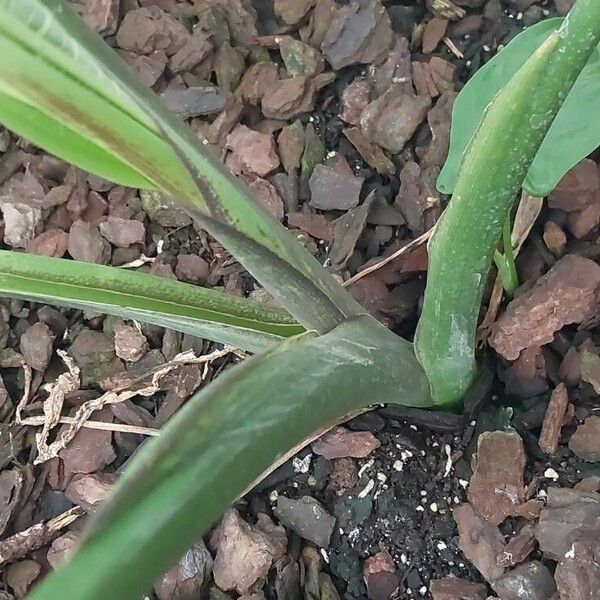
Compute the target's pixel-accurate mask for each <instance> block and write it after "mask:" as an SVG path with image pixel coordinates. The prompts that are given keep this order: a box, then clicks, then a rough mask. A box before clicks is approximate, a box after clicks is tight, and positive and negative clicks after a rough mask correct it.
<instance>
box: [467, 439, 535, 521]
mask: <svg viewBox="0 0 600 600" xmlns="http://www.w3.org/2000/svg"><path fill="white" fill-rule="evenodd" d="M526 460H527V458H526V456H525V448H524V446H523V440H522V439H521V437H520V436H519V434H518V433H517V432H516V431H512V430H510V431H486V432H484V433H482V434H481V435H480V436H479V438H478V440H477V455H476V458H475V461H476V462H475V466H474V469H473V476H472V477H471V481H470V483H469V492H468V497H469V501H470V502H471V504H472V505H473V508H474V509H475V510H476V511H477V513H478V514H480V515H481V516H482V517H483V518H484V519H487V520H488V521H489V522H490V523H492V524H493V525H498V524H499V523H502V521H504V519H505V518H506V517H508V516H509V515H514V514H518V513H519V506H520V505H521V504H522V503H523V502H524V501H525V482H524V479H523V476H524V471H525V463H526Z"/></svg>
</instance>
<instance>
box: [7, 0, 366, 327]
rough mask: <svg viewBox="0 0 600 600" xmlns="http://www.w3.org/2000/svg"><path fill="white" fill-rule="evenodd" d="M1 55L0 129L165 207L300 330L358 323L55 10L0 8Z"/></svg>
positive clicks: (160, 112) (345, 301)
mask: <svg viewBox="0 0 600 600" xmlns="http://www.w3.org/2000/svg"><path fill="white" fill-rule="evenodd" d="M0 56H4V57H6V56H10V60H2V61H0V94H3V98H4V101H0V121H6V123H7V124H10V126H11V127H13V128H14V129H15V130H16V131H18V132H23V133H24V134H27V135H28V136H29V138H30V139H31V140H32V141H33V142H35V143H38V144H40V145H41V146H43V147H44V148H46V149H48V150H49V151H52V152H55V153H57V154H58V155H59V156H61V157H64V158H67V159H69V160H74V161H75V163H76V164H78V165H80V166H82V167H84V168H86V169H90V170H91V171H92V172H95V173H97V174H99V175H101V176H103V177H106V178H108V179H113V180H115V181H121V182H129V183H135V185H139V186H140V187H155V188H158V189H160V190H161V191H162V192H163V193H165V194H167V195H168V196H171V197H173V198H174V199H175V200H177V201H178V202H180V203H181V204H182V206H183V207H184V208H185V210H187V212H188V213H190V214H191V215H192V216H193V217H194V218H195V219H196V220H197V221H198V222H199V223H200V224H201V225H202V226H203V227H205V229H206V230H207V231H208V232H209V233H211V234H212V235H213V236H214V237H216V238H217V239H218V240H219V241H220V242H221V243H222V244H223V245H224V246H225V247H227V248H228V249H230V250H231V251H232V252H233V253H234V254H235V255H236V258H238V259H239V260H240V262H241V263H242V264H243V265H244V266H245V267H246V268H247V269H248V271H250V273H252V274H253V275H254V276H255V277H256V278H257V279H258V280H259V281H260V282H261V283H262V284H263V285H264V287H265V288H267V290H268V291H270V292H271V293H272V294H273V295H274V296H275V297H276V298H277V299H278V300H279V301H280V302H281V303H282V304H284V305H285V306H286V308H288V309H289V311H290V312H291V313H292V314H293V315H294V316H295V317H296V318H297V319H298V321H300V322H301V323H302V324H303V325H305V326H306V327H308V328H310V329H316V330H317V331H319V332H326V331H329V330H330V329H332V328H333V327H335V326H336V325H337V324H338V323H340V322H341V321H343V320H344V319H345V318H346V317H351V316H354V315H357V314H362V313H364V310H363V309H362V307H361V306H360V305H359V304H358V303H357V302H356V301H355V300H354V298H353V297H352V296H351V295H350V294H349V293H348V292H347V291H346V290H344V289H343V288H342V287H341V286H340V285H339V283H338V282H337V281H336V280H335V279H334V278H333V277H332V276H331V274H329V273H328V272H327V271H326V270H325V269H323V268H322V266H321V265H320V264H319V263H318V261H317V260H316V259H315V258H314V257H312V256H311V255H310V254H309V253H308V252H306V251H305V250H304V249H303V248H302V247H301V246H300V245H299V243H298V241H297V240H296V239H295V238H294V237H293V235H292V234H291V233H290V232H288V231H287V230H286V229H285V228H284V227H282V226H281V224H280V223H277V222H275V221H274V220H273V219H272V217H270V216H269V215H267V213H266V212H265V211H264V209H262V208H261V207H260V206H258V205H257V204H256V203H255V202H253V201H252V200H250V199H249V197H248V195H247V193H246V191H245V190H244V189H242V187H241V186H240V184H239V183H238V182H236V181H235V180H234V179H233V178H232V177H231V176H230V175H229V174H228V173H226V172H225V171H224V169H223V167H222V165H221V164H219V163H218V162H217V161H216V160H215V159H214V158H213V157H212V156H211V155H210V154H209V152H208V151H207V149H206V147H205V146H204V145H203V144H202V141H201V140H200V139H199V138H198V136H197V135H196V134H195V133H194V132H192V131H191V129H190V128H189V127H187V126H186V125H185V124H184V123H182V122H181V121H180V120H179V119H178V118H177V117H176V116H175V115H173V114H172V113H170V112H169V111H168V110H167V109H166V107H165V106H164V105H163V104H162V103H161V102H160V101H159V100H158V99H157V98H156V96H155V95H154V94H153V92H152V91H151V90H149V89H147V88H146V87H145V86H144V85H142V83H141V82H140V81H139V80H138V79H137V78H136V77H135V76H134V75H133V74H132V72H131V71H130V69H129V67H128V66H127V65H125V63H124V62H123V61H122V60H121V59H120V58H119V57H118V56H117V55H116V54H115V53H114V51H113V50H112V49H110V48H109V47H108V46H107V45H106V44H105V43H104V41H103V40H102V39H101V38H99V37H98V36H97V35H94V34H93V33H92V32H90V31H89V30H87V28H85V26H84V25H83V23H82V21H81V19H80V18H79V17H78V16H77V15H76V14H75V13H74V12H73V11H72V10H71V9H70V8H68V6H67V5H66V4H65V3H64V2H62V1H61V0H0ZM9 99H13V100H14V101H15V103H14V105H10V106H9V104H10V103H9ZM54 123H56V124H57V125H58V127H57V129H56V131H57V134H58V135H57V138H56V139H55V138H54V137H53V136H52V135H51V132H49V128H50V127H52V126H53V124H54ZM37 125H39V128H38V126H37ZM84 140H88V142H89V144H90V146H89V147H87V148H86V147H85V141H84ZM79 148H81V149H82V150H86V151H89V152H88V153H87V154H80V153H79V150H78V149H79Z"/></svg>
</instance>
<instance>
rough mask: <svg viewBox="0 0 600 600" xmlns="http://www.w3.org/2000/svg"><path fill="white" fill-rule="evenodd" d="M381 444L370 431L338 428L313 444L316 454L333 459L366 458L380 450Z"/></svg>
mask: <svg viewBox="0 0 600 600" xmlns="http://www.w3.org/2000/svg"><path fill="white" fill-rule="evenodd" d="M379 446H381V442H380V441H379V440H378V439H377V438H376V437H375V436H374V435H373V434H372V433H371V432H370V431H350V430H349V429H346V428H345V427H336V428H335V429H332V430H331V431H328V432H327V433H326V434H324V435H322V436H321V437H320V438H319V439H318V440H316V441H314V442H313V443H312V449H313V452H314V453H315V454H319V455H320V456H324V457H325V458H327V459H329V460H331V459H333V458H348V457H350V458H364V457H365V456H369V454H371V452H373V450H375V449H377V448H379Z"/></svg>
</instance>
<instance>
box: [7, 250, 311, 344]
mask: <svg viewBox="0 0 600 600" xmlns="http://www.w3.org/2000/svg"><path fill="white" fill-rule="evenodd" d="M0 295H6V296H10V297H11V298H22V299H25V300H32V301H35V302H44V303H48V304H55V305H58V306H67V307H72V308H82V309H93V310H97V311H99V312H102V313H108V314H111V315H116V316H119V317H124V318H128V319H138V320H140V321H145V322H148V323H153V324H154V325H159V326H161V327H169V328H171V329H176V330H178V331H183V332H185V333H190V334H192V335H197V336H200V337H205V338H207V339H209V340H214V341H216V342H222V343H225V344H231V345H234V346H236V347H239V348H243V349H245V350H250V351H253V352H256V351H259V350H264V349H266V348H268V347H270V346H272V345H273V344H274V343H276V342H279V341H281V340H282V339H283V338H285V337H290V336H294V335H297V334H299V333H301V332H302V330H303V328H302V327H301V326H300V325H298V324H297V323H295V322H294V321H293V319H292V318H291V317H290V316H289V314H288V313H286V312H285V311H283V310H281V309H278V308H272V307H270V306H268V305H266V304H261V303H259V302H253V301H251V300H248V299H245V298H237V297H235V296H230V295H228V294H224V293H221V292H216V291H214V290H211V289H206V288H201V287H197V286H193V285H189V284H186V283H180V282H178V281H172V280H170V279H164V278H162V277H155V276H153V275H146V274H145V273H137V272H133V271H125V270H121V269H117V268H115V267H104V266H101V265H95V264H90V263H80V262H76V261H73V260H63V259H60V258H47V257H42V256H33V255H30V254H21V253H17V252H12V251H7V250H0Z"/></svg>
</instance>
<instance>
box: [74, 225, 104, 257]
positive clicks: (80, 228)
mask: <svg viewBox="0 0 600 600" xmlns="http://www.w3.org/2000/svg"><path fill="white" fill-rule="evenodd" d="M69 254H70V255H71V256H72V257H73V258H74V259H75V260H81V261H84V262H91V263H98V264H101V265H106V264H108V263H109V262H110V255H111V250H110V244H109V243H108V242H107V241H106V240H105V239H104V238H103V237H102V236H101V235H100V231H99V230H98V228H97V227H95V226H94V225H91V224H90V223H86V222H85V221H75V223H73V225H71V229H70V230H69Z"/></svg>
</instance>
